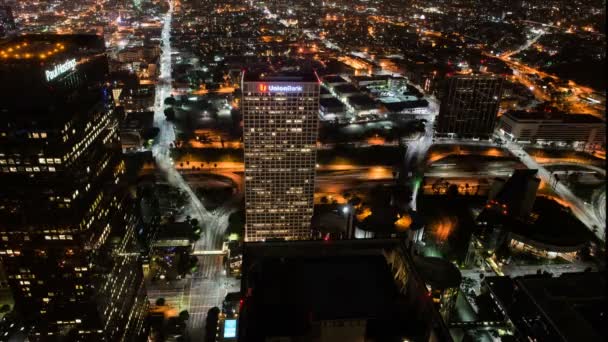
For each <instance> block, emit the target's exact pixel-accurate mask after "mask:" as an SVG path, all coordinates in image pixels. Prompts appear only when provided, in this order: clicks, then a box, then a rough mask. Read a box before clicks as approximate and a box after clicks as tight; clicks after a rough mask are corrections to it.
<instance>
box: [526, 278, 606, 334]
mask: <svg viewBox="0 0 608 342" xmlns="http://www.w3.org/2000/svg"><path fill="white" fill-rule="evenodd" d="M516 283H517V285H518V286H519V287H521V288H522V289H523V290H524V292H525V293H526V294H527V295H528V296H530V298H532V300H533V301H534V303H535V304H536V305H537V307H538V308H539V309H540V312H541V314H542V315H543V316H545V318H546V319H547V320H549V321H550V322H551V325H552V328H553V329H555V330H556V331H558V332H559V335H560V336H561V337H562V339H563V341H601V340H603V338H602V336H603V337H606V334H607V333H608V328H607V325H606V310H607V308H608V305H607V304H608V302H607V298H606V277H605V274H602V273H598V272H579V273H565V274H562V275H561V276H560V277H557V278H543V277H523V278H517V279H516Z"/></svg>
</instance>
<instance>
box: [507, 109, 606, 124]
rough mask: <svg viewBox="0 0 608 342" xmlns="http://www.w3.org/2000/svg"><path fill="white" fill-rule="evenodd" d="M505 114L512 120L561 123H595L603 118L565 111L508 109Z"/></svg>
mask: <svg viewBox="0 0 608 342" xmlns="http://www.w3.org/2000/svg"><path fill="white" fill-rule="evenodd" d="M505 115H506V116H508V117H511V118H512V119H513V120H544V121H556V122H561V123H577V124H581V123H582V124H585V123H587V124H597V123H604V120H602V119H600V118H598V117H595V116H593V115H589V114H567V113H547V112H526V111H523V110H518V111H509V112H507V113H505Z"/></svg>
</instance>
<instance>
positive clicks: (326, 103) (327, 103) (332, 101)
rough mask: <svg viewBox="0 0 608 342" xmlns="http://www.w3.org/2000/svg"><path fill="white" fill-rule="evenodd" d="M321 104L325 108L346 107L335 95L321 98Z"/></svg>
mask: <svg viewBox="0 0 608 342" xmlns="http://www.w3.org/2000/svg"><path fill="white" fill-rule="evenodd" d="M319 105H320V106H321V107H323V108H344V104H343V103H342V101H340V100H338V99H336V98H333V97H332V98H329V99H321V100H319Z"/></svg>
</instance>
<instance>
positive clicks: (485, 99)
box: [436, 75, 504, 139]
mask: <svg viewBox="0 0 608 342" xmlns="http://www.w3.org/2000/svg"><path fill="white" fill-rule="evenodd" d="M503 81H504V80H503V78H501V77H497V76H490V75H456V76H452V77H450V78H449V79H448V80H447V89H446V90H445V92H444V95H443V100H442V102H441V109H440V111H439V117H438V119H437V126H436V131H437V134H438V135H440V136H455V137H458V138H486V139H487V138H489V137H490V136H492V132H493V131H494V124H495V122H496V117H497V115H498V107H499V105H500V98H501V96H502V84H503Z"/></svg>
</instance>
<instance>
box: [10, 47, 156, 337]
mask: <svg viewBox="0 0 608 342" xmlns="http://www.w3.org/2000/svg"><path fill="white" fill-rule="evenodd" d="M0 54H1V55H2V57H3V58H2V63H0V78H1V79H2V80H3V82H1V83H0V93H2V101H0V113H2V121H1V122H0V258H1V260H2V264H3V265H4V267H5V271H6V274H7V277H8V281H9V284H10V286H11V289H12V292H13V296H14V298H15V306H16V309H17V310H18V312H20V313H21V314H22V315H23V317H24V318H25V320H26V322H25V323H26V324H27V325H28V326H31V327H32V330H31V332H30V334H29V335H30V336H29V337H30V340H35V341H55V340H60V339H61V340H68V341H70V340H83V339H91V340H93V341H137V340H139V338H141V337H142V336H141V335H142V330H143V329H142V327H143V320H144V318H145V315H146V309H147V299H146V297H145V291H144V290H145V289H144V283H143V276H142V270H141V266H140V262H139V256H138V254H137V253H134V247H135V245H134V237H135V235H134V234H135V232H134V227H135V219H134V216H133V215H132V212H133V210H132V204H131V203H132V202H131V201H130V198H129V197H128V195H127V192H126V191H125V187H124V185H123V180H122V179H123V178H124V176H123V174H124V172H125V163H124V161H123V160H122V158H121V154H120V142H119V139H118V134H117V131H118V124H117V118H116V116H115V114H114V111H113V107H112V101H111V97H110V95H109V94H110V93H111V91H110V90H109V89H107V87H106V74H107V69H108V65H107V59H106V57H105V45H104V42H103V39H101V38H100V37H97V36H87V35H66V36H62V35H31V36H21V37H19V38H14V39H11V40H9V41H8V42H5V43H2V44H1V45H0Z"/></svg>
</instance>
